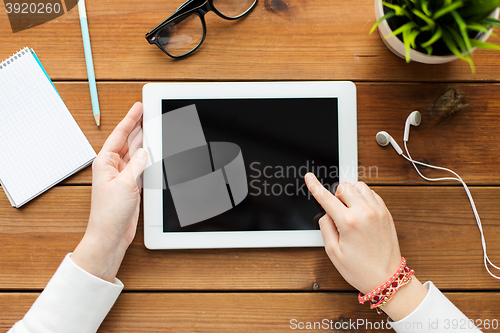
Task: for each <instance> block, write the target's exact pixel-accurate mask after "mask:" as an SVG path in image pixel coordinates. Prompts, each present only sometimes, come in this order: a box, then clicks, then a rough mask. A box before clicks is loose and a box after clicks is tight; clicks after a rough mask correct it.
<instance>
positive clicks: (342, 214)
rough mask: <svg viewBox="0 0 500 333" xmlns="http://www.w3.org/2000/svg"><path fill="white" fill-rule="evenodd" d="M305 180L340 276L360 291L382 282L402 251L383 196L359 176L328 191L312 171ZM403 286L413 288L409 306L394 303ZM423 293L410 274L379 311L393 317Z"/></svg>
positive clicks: (395, 266) (399, 315) (401, 314)
mask: <svg viewBox="0 0 500 333" xmlns="http://www.w3.org/2000/svg"><path fill="white" fill-rule="evenodd" d="M305 181H306V185H307V187H308V188H309V191H310V192H311V193H312V195H313V196H314V198H316V200H317V201H318V203H319V204H320V205H321V206H322V207H323V209H324V210H325V212H326V214H325V215H324V216H323V217H322V218H321V219H320V220H319V225H320V228H321V234H322V236H323V241H324V243H325V250H326V253H327V254H328V257H329V258H330V260H331V261H332V263H333V264H334V265H335V267H336V268H337V270H338V271H339V273H340V274H341V275H342V277H343V278H344V279H345V280H346V281H347V282H348V283H349V284H350V285H352V286H353V287H354V288H356V289H358V290H359V291H360V292H362V293H363V294H367V293H370V292H371V291H372V290H374V289H375V288H377V287H378V286H380V285H382V284H384V283H385V282H386V281H387V280H388V279H389V278H390V277H391V276H392V275H393V274H394V273H395V272H396V271H397V270H398V268H399V265H400V264H401V252H400V250H399V243H398V236H397V233H396V228H395V226H394V221H393V219H392V216H391V213H390V212H389V210H388V209H387V207H386V206H385V203H384V201H383V200H382V198H381V197H380V196H379V195H378V194H377V193H375V192H374V191H373V190H371V189H370V188H369V187H368V186H367V185H366V184H365V183H363V182H358V183H356V184H355V185H352V184H350V183H341V184H340V185H339V186H338V188H337V191H336V193H335V195H333V194H332V193H331V192H330V191H328V190H327V189H326V188H325V187H323V185H321V183H320V182H319V181H318V180H317V178H316V177H315V176H314V175H313V174H312V173H308V174H307V175H306V176H305ZM414 281H415V282H414ZM410 285H411V286H410ZM405 289H406V290H405ZM408 290H412V291H415V292H416V295H414V296H415V297H413V299H414V300H415V302H416V304H414V303H415V302H413V301H410V302H409V304H410V305H411V306H410V307H407V306H402V307H401V306H397V307H395V306H394V304H398V303H399V301H396V298H398V299H399V298H400V297H399V296H400V295H404V294H407V291H408ZM426 293H427V289H425V287H423V286H422V284H421V283H420V282H418V280H417V279H413V280H412V282H411V283H409V284H408V285H406V286H404V287H402V288H401V289H400V291H398V293H396V295H395V296H394V297H393V299H392V300H391V301H390V302H388V303H387V304H386V305H385V306H384V311H385V312H386V313H387V314H389V315H390V316H391V318H392V319H393V320H398V319H402V318H404V316H406V315H407V314H409V313H411V311H412V310H413V309H415V308H416V307H417V306H418V304H420V302H421V301H422V300H423V298H424V297H425V294H426ZM398 294H399V295H398ZM412 294H414V292H412ZM406 301H407V302H408V299H407V300H406ZM391 303H392V304H391ZM389 305H391V306H389ZM413 305H414V307H413ZM411 307H413V308H411ZM391 308H395V309H394V310H395V311H391ZM410 308H411V309H410ZM408 311H409V312H408ZM390 312H392V313H390Z"/></svg>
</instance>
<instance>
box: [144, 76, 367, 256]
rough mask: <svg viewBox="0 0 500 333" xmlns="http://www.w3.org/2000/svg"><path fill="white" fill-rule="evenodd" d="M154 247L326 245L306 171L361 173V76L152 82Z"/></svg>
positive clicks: (324, 176) (148, 131) (148, 222)
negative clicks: (358, 112) (357, 79)
mask: <svg viewBox="0 0 500 333" xmlns="http://www.w3.org/2000/svg"><path fill="white" fill-rule="evenodd" d="M143 105H144V116H143V117H144V118H143V131H144V134H143V135H144V147H145V149H146V150H147V151H148V153H149V160H148V164H147V167H146V169H145V171H144V178H143V180H144V181H143V186H144V242H145V245H146V247H147V248H148V249H183V248H187V249H193V248H241V247H299V246H300V247H305V246H323V240H322V237H321V232H320V230H319V226H318V224H317V218H316V219H315V216H317V215H318V213H319V212H320V210H318V204H317V202H316V201H315V199H314V198H313V197H312V195H311V194H310V193H309V191H308V190H307V187H306V186H305V183H304V175H305V174H306V173H307V172H309V171H310V172H313V173H315V174H316V176H317V177H318V179H319V180H320V181H321V182H322V184H323V185H324V186H325V187H327V188H329V189H330V190H333V189H334V188H335V186H336V185H337V184H338V183H339V182H343V181H349V182H356V181H357V178H358V161H357V125H356V87H355V85H354V84H353V83H352V82H325V81H322V82H251V83H236V82H220V83H151V84H146V85H145V86H144V88H143Z"/></svg>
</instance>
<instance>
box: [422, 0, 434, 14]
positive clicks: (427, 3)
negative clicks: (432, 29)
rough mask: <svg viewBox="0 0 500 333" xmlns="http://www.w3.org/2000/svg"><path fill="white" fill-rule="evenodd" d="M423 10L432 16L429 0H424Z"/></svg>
mask: <svg viewBox="0 0 500 333" xmlns="http://www.w3.org/2000/svg"><path fill="white" fill-rule="evenodd" d="M422 11H423V12H424V13H425V15H427V16H429V17H430V16H432V12H431V11H430V9H429V1H428V0H422Z"/></svg>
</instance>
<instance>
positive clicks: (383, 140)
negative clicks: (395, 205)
mask: <svg viewBox="0 0 500 333" xmlns="http://www.w3.org/2000/svg"><path fill="white" fill-rule="evenodd" d="M421 121H422V116H421V114H420V112H418V111H413V112H412V113H410V115H409V116H408V118H406V123H405V131H404V135H403V143H404V148H405V151H406V155H405V154H403V150H402V149H401V147H399V145H398V143H397V142H396V140H394V139H393V138H392V136H390V135H389V133H387V132H385V131H380V132H378V133H377V135H376V137H375V139H376V140H377V143H378V144H379V145H381V146H387V145H388V144H389V143H390V144H391V146H392V147H393V148H394V150H396V152H397V153H398V155H401V156H403V157H404V158H405V159H406V160H408V161H410V162H411V164H412V165H413V167H414V168H415V170H416V171H417V173H418V174H419V175H420V177H422V178H423V179H425V180H428V181H440V180H455V181H458V182H460V183H462V185H463V187H464V189H465V192H466V193H467V196H468V198H469V201H470V204H471V207H472V211H473V212H474V216H475V218H476V222H477V227H478V228H479V232H480V234H481V245H482V247H483V259H484V267H486V270H487V271H488V273H489V274H490V275H491V276H492V277H494V278H495V279H499V280H500V276H497V275H494V274H493V273H492V272H491V271H490V269H489V267H488V263H489V264H490V265H491V266H492V267H494V268H495V269H497V270H500V267H498V266H495V265H494V264H493V263H492V262H491V261H490V259H489V258H488V255H487V254H486V241H485V240H484V234H483V226H482V224H481V219H480V218H479V214H478V212H477V209H476V205H475V203H474V200H473V199H472V195H471V193H470V191H469V188H468V187H467V184H465V182H464V181H463V180H462V178H461V177H460V176H459V175H458V174H457V173H456V172H454V171H452V170H450V169H446V168H442V167H438V166H434V165H430V164H426V163H422V162H419V161H415V160H414V159H412V157H411V155H410V152H409V151H408V146H407V144H406V143H407V142H408V139H409V137H410V125H413V126H418V125H420V122H421ZM417 164H418V165H421V166H425V167H428V168H432V169H438V170H443V171H447V172H450V173H452V174H453V175H454V176H455V177H443V178H428V177H426V176H424V175H423V174H422V173H421V172H420V170H419V169H418V167H417Z"/></svg>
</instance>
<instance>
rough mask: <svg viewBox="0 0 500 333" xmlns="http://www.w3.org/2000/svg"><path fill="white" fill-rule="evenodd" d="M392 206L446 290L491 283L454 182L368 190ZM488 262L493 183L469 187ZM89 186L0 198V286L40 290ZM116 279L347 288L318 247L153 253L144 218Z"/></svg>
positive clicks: (404, 238)
mask: <svg viewBox="0 0 500 333" xmlns="http://www.w3.org/2000/svg"><path fill="white" fill-rule="evenodd" d="M374 190H375V191H377V192H378V193H380V195H381V196H382V197H383V198H384V200H385V201H386V203H387V206H388V208H389V209H390V210H391V212H392V214H393V217H394V220H395V223H396V228H397V230H398V235H399V240H400V245H401V249H402V254H403V255H404V256H405V257H406V258H407V260H408V262H409V264H410V266H411V267H412V268H414V269H415V271H416V274H417V276H418V277H419V278H420V279H421V280H422V281H427V280H432V281H433V282H434V283H435V284H436V285H437V286H438V287H439V288H442V289H445V290H468V289H477V290H489V289H495V290H497V289H498V283H497V281H496V280H495V279H493V278H491V277H490V276H489V275H488V274H487V272H486V271H485V268H484V266H483V252H482V249H481V243H480V237H479V232H478V229H477V226H476V223H475V220H474V217H473V214H472V211H471V208H470V206H469V203H468V200H467V198H466V196H465V194H464V192H463V190H462V189H461V188H459V187H416V186H412V187H392V186H384V187H374ZM471 192H472V194H473V195H474V198H475V200H476V204H477V209H478V211H479V213H480V215H481V217H482V219H483V228H484V232H485V235H486V242H487V245H488V255H489V257H490V259H491V260H492V261H493V262H494V263H496V264H497V265H498V263H499V262H500V243H499V242H498V241H497V239H499V238H500V218H499V216H500V206H499V205H498V204H497V198H498V197H500V188H499V187H479V188H472V189H471ZM89 207H90V187H88V186H61V187H56V188H54V189H51V190H50V191H49V192H47V193H46V194H44V195H43V196H41V197H38V198H37V199H35V200H34V201H33V202H31V203H30V204H28V205H26V206H24V207H22V208H21V209H19V210H17V209H14V208H11V207H10V205H9V203H8V200H7V199H6V198H5V197H4V196H2V197H1V198H0V211H1V212H2V214H1V216H0V244H1V246H0V290H41V289H42V288H43V287H44V286H45V285H46V283H47V282H48V281H49V279H50V277H51V276H52V274H53V273H54V272H55V270H56V269H57V267H58V265H59V263H60V262H61V260H62V259H63V257H64V256H65V254H66V253H68V252H70V251H72V250H73V249H74V248H75V247H76V245H77V244H78V242H79V241H80V239H81V237H82V236H83V233H84V231H85V228H86V223H87V219H88V214H89ZM139 225H140V227H139V230H138V233H137V236H136V239H135V240H134V242H133V244H132V246H131V247H130V249H129V250H128V252H127V255H126V257H125V260H124V262H123V265H122V268H121V270H120V271H119V274H118V277H119V278H120V279H121V280H122V281H123V282H124V284H125V286H126V289H127V290H144V291H148V290H184V291H191V290H212V291H216V290H247V291H259V290H264V291H267V290H273V291H279V290H283V291H284V290H289V291H292V290H293V291H310V290H312V286H313V284H314V283H316V284H318V285H319V290H320V291H323V290H325V291H331V290H335V291H337V290H352V287H350V286H349V285H348V284H347V283H346V282H345V281H344V280H343V279H342V277H341V276H340V275H339V274H338V272H337V271H336V270H335V268H334V267H333V265H332V264H331V263H330V261H329V259H328V257H327V256H326V254H325V252H324V250H323V249H322V248H278V249H214V250H175V251H150V250H147V249H146V248H145V247H144V244H143V227H142V225H143V224H142V221H140V223H139Z"/></svg>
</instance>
